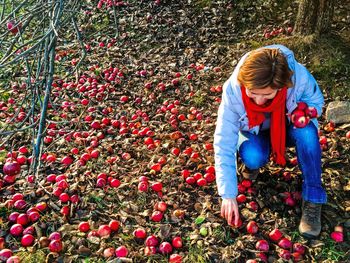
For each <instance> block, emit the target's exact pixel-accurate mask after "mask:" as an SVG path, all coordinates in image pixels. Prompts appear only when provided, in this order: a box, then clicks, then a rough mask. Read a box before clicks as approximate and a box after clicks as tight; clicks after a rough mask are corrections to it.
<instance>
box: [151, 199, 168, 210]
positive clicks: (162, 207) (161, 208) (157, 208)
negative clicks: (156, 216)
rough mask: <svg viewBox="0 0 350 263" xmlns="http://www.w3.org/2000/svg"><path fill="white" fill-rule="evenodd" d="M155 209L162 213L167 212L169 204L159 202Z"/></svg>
mask: <svg viewBox="0 0 350 263" xmlns="http://www.w3.org/2000/svg"><path fill="white" fill-rule="evenodd" d="M154 209H156V210H158V211H160V212H165V211H166V209H167V204H166V203H165V202H164V201H160V202H157V203H156V204H155V205H154Z"/></svg>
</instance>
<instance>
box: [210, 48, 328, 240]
mask: <svg viewBox="0 0 350 263" xmlns="http://www.w3.org/2000/svg"><path fill="white" fill-rule="evenodd" d="M298 102H305V103H306V104H307V105H308V106H312V107H315V108H316V110H317V115H318V116H320V115H321V113H322V107H323V104H324V99H323V95H322V93H321V91H320V89H319V87H318V85H317V83H316V81H315V79H314V78H313V76H312V75H311V74H310V73H309V72H308V70H307V69H306V68H305V67H304V66H302V65H301V64H299V63H298V62H297V61H296V60H295V58H294V55H293V52H292V51H291V50H289V49H288V48H286V47H284V46H282V45H272V46H267V47H264V48H260V49H257V50H255V51H252V52H250V53H247V54H246V55H245V56H243V58H242V59H241V60H240V62H239V63H238V65H237V67H236V68H235V70H234V72H233V74H232V75H231V77H230V78H229V79H228V80H227V81H226V83H225V84H224V87H223V94H222V101H221V104H220V107H219V111H218V119H217V126H216V130H215V135H214V150H215V169H216V182H217V186H218V192H219V195H220V196H221V197H222V199H223V200H222V205H221V215H222V216H223V217H224V218H226V220H227V222H228V224H229V225H231V224H235V225H238V220H239V211H238V205H237V201H236V196H237V193H238V191H237V167H236V166H237V164H236V153H237V151H238V153H239V156H240V158H241V160H242V161H243V163H244V165H245V167H246V170H245V172H244V173H243V175H244V176H245V177H246V178H251V179H254V177H255V176H256V175H257V173H258V169H259V168H260V167H262V166H263V165H265V164H266V163H267V162H268V161H269V157H270V154H271V155H272V157H273V160H274V161H275V162H276V163H277V164H280V165H282V166H284V165H285V164H286V159H285V147H286V146H295V147H296V153H297V158H298V163H299V167H300V170H301V172H302V176H303V184H302V198H303V205H302V217H301V220H300V225H299V231H300V233H301V234H302V235H303V236H305V237H308V238H314V237H317V236H318V235H319V233H320V231H321V206H322V204H324V203H326V201H327V196H326V192H325V190H324V189H323V188H322V183H321V148H320V145H319V138H318V131H317V129H318V123H317V119H316V118H314V119H311V121H310V122H309V124H308V125H307V126H305V127H304V128H295V127H294V125H293V123H291V121H290V118H289V116H290V114H291V113H292V112H293V111H294V110H295V109H296V108H297V103H298Z"/></svg>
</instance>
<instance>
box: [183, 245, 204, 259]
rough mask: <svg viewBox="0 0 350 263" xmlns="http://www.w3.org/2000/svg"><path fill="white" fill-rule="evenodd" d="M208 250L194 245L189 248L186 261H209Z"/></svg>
mask: <svg viewBox="0 0 350 263" xmlns="http://www.w3.org/2000/svg"><path fill="white" fill-rule="evenodd" d="M205 255H206V251H205V249H204V248H203V247H201V246H198V245H192V246H190V247H189V249H188V254H187V256H186V258H185V260H184V262H189V263H190V262H196V263H207V262H209V260H208V259H207V258H206V256H205Z"/></svg>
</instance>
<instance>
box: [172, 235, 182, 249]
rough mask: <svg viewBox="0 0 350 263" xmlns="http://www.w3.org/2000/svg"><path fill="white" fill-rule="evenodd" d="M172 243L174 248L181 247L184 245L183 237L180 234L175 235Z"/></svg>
mask: <svg viewBox="0 0 350 263" xmlns="http://www.w3.org/2000/svg"><path fill="white" fill-rule="evenodd" d="M171 244H172V245H173V247H174V248H181V247H182V239H181V237H179V236H177V237H174V238H173V240H172V241H171Z"/></svg>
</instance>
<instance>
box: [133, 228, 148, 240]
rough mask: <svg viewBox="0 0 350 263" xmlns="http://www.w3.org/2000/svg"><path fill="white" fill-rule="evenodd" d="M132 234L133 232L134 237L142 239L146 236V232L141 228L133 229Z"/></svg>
mask: <svg viewBox="0 0 350 263" xmlns="http://www.w3.org/2000/svg"><path fill="white" fill-rule="evenodd" d="M133 234H134V237H136V238H139V239H144V238H146V236H147V232H146V230H144V229H143V228H137V229H135V230H134V233H133Z"/></svg>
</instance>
